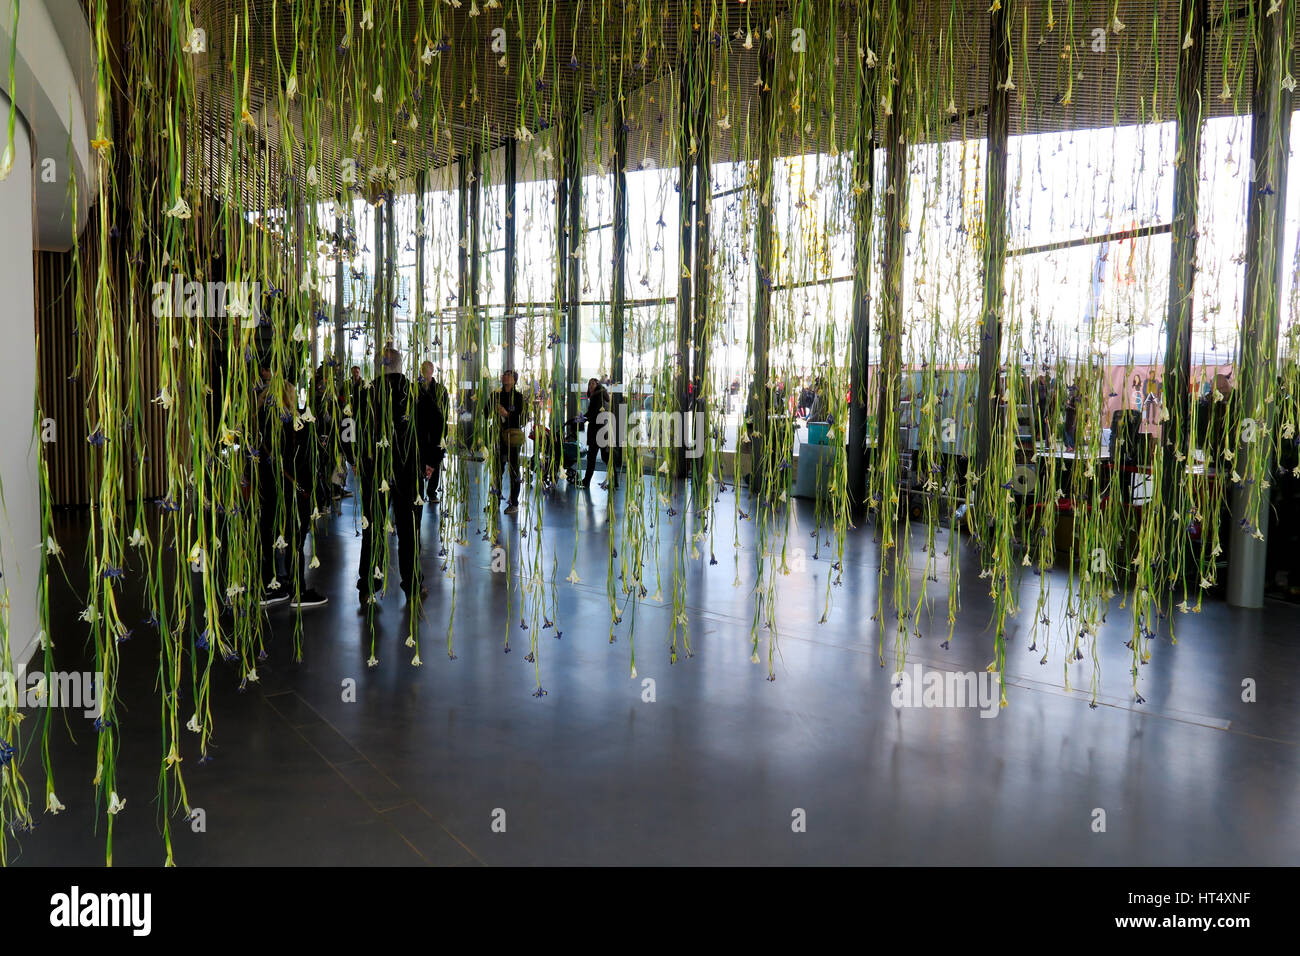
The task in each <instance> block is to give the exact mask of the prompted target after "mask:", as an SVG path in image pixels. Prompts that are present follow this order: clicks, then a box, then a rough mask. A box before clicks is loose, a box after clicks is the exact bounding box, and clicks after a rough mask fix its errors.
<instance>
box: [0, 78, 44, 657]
mask: <svg viewBox="0 0 1300 956" xmlns="http://www.w3.org/2000/svg"><path fill="white" fill-rule="evenodd" d="M8 116H9V100H8V99H7V98H6V97H5V95H4V94H3V93H0V117H4V118H5V120H6V121H7V119H8ZM0 128H2V127H0ZM2 148H3V147H2V146H0V149H2ZM32 195H33V194H32V158H31V144H30V143H29V142H28V138H27V126H26V124H25V123H24V122H23V121H22V119H21V117H20V119H19V122H18V123H17V125H16V127H15V130H14V164H13V170H12V172H10V174H9V178H8V179H6V180H5V181H4V182H0V223H2V224H3V228H0V290H3V291H2V292H0V341H3V342H4V347H3V348H0V482H3V486H2V487H3V491H4V500H3V507H0V573H3V575H4V576H3V577H2V578H0V594H3V595H5V596H6V597H7V600H8V604H9V611H8V631H7V633H8V638H9V650H10V653H11V654H12V656H13V665H14V668H15V669H17V668H18V667H19V666H21V665H22V664H24V663H25V662H26V661H27V659H28V657H29V656H30V654H31V652H32V650H33V649H34V648H35V642H36V632H37V623H36V622H37V615H36V593H37V586H38V584H39V578H40V568H41V552H40V551H39V550H38V549H37V546H38V545H39V544H40V541H41V532H40V527H41V508H40V489H39V486H38V484H37V477H36V476H37V469H36V466H37V455H38V454H39V451H38V447H37V445H36V443H35V441H34V438H35V433H34V428H33V423H34V418H35V405H36V302H35V293H34V278H33V275H34V269H33V262H32V208H33V200H32Z"/></svg>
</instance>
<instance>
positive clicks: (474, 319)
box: [464, 143, 486, 387]
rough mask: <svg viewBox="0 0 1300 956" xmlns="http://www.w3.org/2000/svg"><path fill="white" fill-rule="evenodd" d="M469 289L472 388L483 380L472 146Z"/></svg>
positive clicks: (476, 166)
mask: <svg viewBox="0 0 1300 956" xmlns="http://www.w3.org/2000/svg"><path fill="white" fill-rule="evenodd" d="M469 164H470V166H469V181H468V186H469V197H468V202H469V290H468V294H467V295H466V296H465V297H464V304H465V310H466V312H465V315H466V318H465V320H466V322H467V323H468V326H467V327H468V329H469V340H470V342H472V343H473V347H472V349H471V352H472V354H471V355H470V373H471V374H470V378H471V380H472V381H473V382H474V385H475V387H478V386H479V385H480V384H481V379H482V378H483V349H484V345H485V344H486V342H485V336H484V334H483V327H484V322H483V316H482V315H481V314H480V312H479V273H480V272H481V271H482V267H483V255H482V250H483V216H482V207H483V149H482V147H481V146H479V144H478V143H475V144H474V145H473V146H472V147H471V148H470V152H469Z"/></svg>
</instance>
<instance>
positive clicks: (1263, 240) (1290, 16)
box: [1227, 0, 1296, 607]
mask: <svg viewBox="0 0 1300 956" xmlns="http://www.w3.org/2000/svg"><path fill="white" fill-rule="evenodd" d="M1295 8H1296V0H1275V2H1274V3H1273V5H1272V7H1271V8H1270V9H1271V10H1272V12H1263V11H1258V12H1257V15H1256V17H1255V23H1254V47H1255V86H1254V89H1253V91H1252V96H1251V114H1252V116H1251V142H1250V157H1251V168H1252V169H1253V170H1254V176H1253V177H1252V178H1251V181H1250V184H1249V189H1250V192H1249V197H1250V198H1249V199H1248V201H1247V207H1246V283H1245V291H1244V294H1243V297H1242V310H1241V317H1242V323H1241V348H1240V350H1239V352H1238V354H1239V355H1240V356H1241V366H1240V374H1239V376H1238V385H1237V390H1238V394H1237V396H1236V406H1237V410H1238V415H1239V416H1240V421H1241V423H1242V426H1243V427H1242V436H1243V439H1244V436H1245V435H1246V428H1245V424H1244V423H1245V422H1246V420H1247V419H1251V420H1253V421H1254V422H1255V423H1256V424H1255V429H1254V432H1255V439H1254V440H1255V442H1268V440H1269V438H1268V436H1270V435H1272V433H1273V414H1274V410H1273V407H1272V404H1271V403H1270V402H1269V401H1268V398H1269V396H1270V395H1271V394H1272V392H1273V384H1274V381H1275V380H1276V377H1277V342H1278V320H1279V316H1280V311H1281V310H1280V303H1279V301H1278V290H1279V289H1280V288H1281V282H1282V273H1281V266H1282V259H1283V256H1282V243H1283V237H1284V230H1285V225H1286V223H1285V211H1286V177H1287V158H1288V155H1289V151H1290V142H1291V110H1292V108H1293V107H1292V96H1291V91H1290V90H1288V89H1287V88H1286V87H1284V86H1283V85H1282V80H1283V78H1285V77H1286V76H1287V73H1288V66H1289V65H1290V61H1291V56H1292V49H1291V45H1290V44H1291V36H1292V32H1293V20H1294V17H1295ZM1259 13H1262V15H1258V14H1259ZM1253 450H1254V449H1252V448H1251V447H1250V446H1249V444H1248V443H1247V442H1245V441H1244V440H1243V441H1242V443H1241V445H1240V447H1239V448H1238V450H1237V457H1236V462H1237V463H1238V466H1239V467H1240V468H1245V469H1247V473H1245V474H1243V475H1242V478H1243V481H1242V482H1240V483H1236V484H1235V485H1234V486H1233V487H1232V489H1231V498H1232V523H1231V527H1230V530H1229V539H1228V594H1227V598H1228V603H1229V604H1231V605H1233V606H1235V607H1263V605H1264V584H1265V582H1264V567H1265V556H1266V553H1267V550H1268V519H1269V507H1268V505H1269V493H1268V490H1267V489H1265V488H1263V482H1264V481H1265V480H1267V479H1268V478H1269V474H1268V472H1269V470H1271V468H1272V462H1271V461H1270V460H1268V459H1264V460H1263V461H1262V463H1260V464H1259V468H1260V469H1261V472H1262V473H1257V474H1252V473H1249V469H1250V465H1249V464H1248V462H1250V461H1251V460H1252V455H1251V452H1252V451H1253ZM1255 457H1256V461H1258V457H1257V456H1255ZM1257 535H1258V536H1257Z"/></svg>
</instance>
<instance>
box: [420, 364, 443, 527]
mask: <svg viewBox="0 0 1300 956" xmlns="http://www.w3.org/2000/svg"><path fill="white" fill-rule="evenodd" d="M419 402H420V406H421V409H420V415H419V420H420V423H421V425H422V426H423V427H424V428H425V429H426V434H425V436H424V442H425V444H427V445H428V447H429V448H431V449H432V455H433V474H432V475H431V476H430V477H429V478H428V479H427V481H426V483H425V484H426V487H425V491H424V499H425V501H428V502H430V503H433V504H436V503H437V501H438V482H439V479H440V473H441V471H442V460H443V458H444V457H445V456H446V454H447V452H446V450H445V449H444V448H443V446H442V443H443V440H444V439H445V438H446V437H447V419H448V417H449V415H450V413H451V405H450V401H449V399H448V396H447V389H446V388H444V387H443V384H442V383H441V382H440V381H438V379H437V378H436V377H435V375H434V366H433V363H432V362H425V363H424V364H423V365H421V366H420V397H419Z"/></svg>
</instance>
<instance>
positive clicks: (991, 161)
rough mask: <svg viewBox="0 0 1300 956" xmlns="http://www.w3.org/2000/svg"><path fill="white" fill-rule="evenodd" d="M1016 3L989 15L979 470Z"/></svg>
mask: <svg viewBox="0 0 1300 956" xmlns="http://www.w3.org/2000/svg"><path fill="white" fill-rule="evenodd" d="M1017 5H1018V4H1016V3H1015V2H1014V0H1007V2H1006V3H1005V4H1003V5H1002V6H1001V7H998V6H997V5H996V4H995V5H994V7H993V9H992V10H991V11H990V13H989V51H990V55H989V114H988V115H989V119H988V152H987V154H986V157H985V159H986V167H985V177H984V237H985V242H984V262H983V271H984V296H983V305H982V307H981V312H980V326H979V332H980V342H979V382H978V393H977V398H976V402H975V448H974V457H975V471H976V474H977V475H979V476H983V474H984V473H985V471H986V470H987V469H988V466H989V457H990V455H991V454H992V450H993V442H994V438H995V434H994V433H995V431H996V430H997V429H999V428H1002V427H1005V426H1006V422H1005V420H1004V419H1003V418H1001V417H1000V416H999V414H998V399H999V395H998V370H999V367H1000V366H1001V364H1002V312H1003V295H1004V283H1003V280H1004V276H1005V273H1006V264H1007V142H1008V140H1009V138H1010V118H1011V92H1010V90H1009V88H1008V87H1009V84H1008V73H1009V72H1010V70H1011V25H1012V23H1013V22H1014V17H1013V8H1014V7H1015V6H1017Z"/></svg>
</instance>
